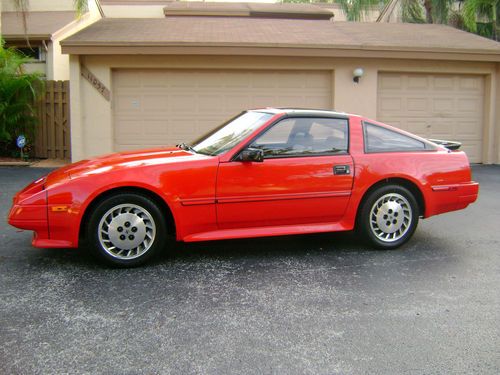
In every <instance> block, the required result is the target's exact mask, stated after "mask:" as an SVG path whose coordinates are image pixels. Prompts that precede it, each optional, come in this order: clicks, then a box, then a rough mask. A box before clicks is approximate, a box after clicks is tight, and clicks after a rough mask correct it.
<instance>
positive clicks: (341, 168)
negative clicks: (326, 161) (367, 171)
mask: <svg viewBox="0 0 500 375" xmlns="http://www.w3.org/2000/svg"><path fill="white" fill-rule="evenodd" d="M350 173H351V167H349V166H348V165H335V166H334V167H333V174H336V175H341V174H350Z"/></svg>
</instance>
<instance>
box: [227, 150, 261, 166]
mask: <svg viewBox="0 0 500 375" xmlns="http://www.w3.org/2000/svg"><path fill="white" fill-rule="evenodd" d="M234 160H236V161H244V162H245V161H253V162H257V163H262V162H263V161H264V151H263V150H261V149H260V148H252V147H248V148H246V149H244V150H243V151H241V152H240V153H239V155H238V156H237V157H236V158H235V159H234Z"/></svg>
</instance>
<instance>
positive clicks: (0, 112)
mask: <svg viewBox="0 0 500 375" xmlns="http://www.w3.org/2000/svg"><path fill="white" fill-rule="evenodd" d="M29 61H30V59H29V58H27V57H25V56H24V55H22V54H20V53H18V52H17V51H16V50H14V49H13V48H5V46H4V42H3V41H1V42H0V152H1V153H2V154H3V155H9V156H10V155H11V154H12V152H13V147H14V149H15V139H16V137H17V136H18V135H19V134H25V135H26V137H27V138H28V139H31V140H32V139H33V138H34V128H35V126H36V124H37V117H36V110H35V103H36V100H37V99H38V97H39V95H40V93H41V90H42V88H43V80H42V77H41V75H40V74H38V73H26V72H25V71H24V69H23V65H24V64H26V63H27V62H29Z"/></svg>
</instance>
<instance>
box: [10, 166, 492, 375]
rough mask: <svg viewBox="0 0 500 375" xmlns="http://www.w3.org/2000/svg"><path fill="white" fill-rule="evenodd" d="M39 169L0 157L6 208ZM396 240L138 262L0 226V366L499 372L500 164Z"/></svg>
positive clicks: (226, 250)
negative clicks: (391, 244) (120, 265)
mask: <svg viewBox="0 0 500 375" xmlns="http://www.w3.org/2000/svg"><path fill="white" fill-rule="evenodd" d="M47 171H48V170H42V169H34V168H0V216H1V217H2V218H5V217H6V215H7V211H8V209H9V207H10V203H11V197H12V195H13V194H14V192H16V191H17V190H19V189H20V188H21V187H22V186H24V185H26V184H27V183H28V182H30V181H31V180H33V179H34V178H36V177H38V176H40V175H42V174H45V173H47ZM474 178H475V179H476V180H478V181H479V182H480V183H481V191H480V198H479V200H478V202H477V203H476V204H474V205H473V206H470V207H469V208H467V209H466V210H465V211H460V212H456V213H449V214H445V215H442V216H438V217H434V218H430V219H427V220H424V221H421V223H420V226H419V228H418V229H417V232H416V234H415V236H414V238H413V239H412V240H411V241H410V243H408V244H407V245H406V246H405V247H404V248H402V249H399V250H395V251H386V252H384V251H372V250H369V249H367V248H366V247H365V246H364V245H362V244H360V243H359V242H358V241H357V240H356V238H354V237H353V236H352V235H349V234H325V235H315V236H291V237H283V238H267V239H256V240H238V241H225V242H211V243H201V244H190V245H186V244H183V245H179V246H178V248H177V254H176V255H175V256H173V257H172V256H166V255H165V256H162V257H160V258H159V259H158V260H157V261H156V262H155V263H153V264H151V265H148V266H145V267H142V268H138V269H128V270H127V269H126V270H116V269H107V268H105V267H103V266H100V265H99V264H97V263H95V262H94V261H93V260H92V259H91V258H90V257H88V256H87V255H86V253H85V251H75V250H69V249H68V250H55V249H54V250H51V249H50V250H38V249H33V248H32V247H31V245H30V239H31V233H30V232H17V231H16V229H14V228H11V227H9V226H8V225H7V224H6V222H5V219H2V221H1V222H0V229H1V230H0V374H31V373H37V374H59V373H91V374H97V373H104V374H170V373H172V374H190V373H203V374H239V373H244V374H246V373H249V374H269V373H276V374H307V373H314V374H334V373H340V374H443V373H464V374H498V373H500V328H499V327H500V167H499V166H477V167H475V168H474Z"/></svg>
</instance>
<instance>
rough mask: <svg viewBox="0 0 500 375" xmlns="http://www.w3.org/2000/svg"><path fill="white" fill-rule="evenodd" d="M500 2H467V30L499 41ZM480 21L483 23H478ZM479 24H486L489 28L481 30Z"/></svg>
mask: <svg viewBox="0 0 500 375" xmlns="http://www.w3.org/2000/svg"><path fill="white" fill-rule="evenodd" d="M499 13H500V1H499V0H465V4H464V8H463V21H464V26H465V28H466V29H467V30H469V31H472V32H474V33H478V34H480V35H483V36H488V37H491V38H492V39H494V40H498V36H499V25H498V21H499V17H498V15H499ZM478 19H479V20H480V21H485V22H484V23H483V22H478ZM478 24H479V25H481V24H486V25H487V26H489V27H488V28H486V29H485V28H483V30H480V29H479V28H478Z"/></svg>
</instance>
